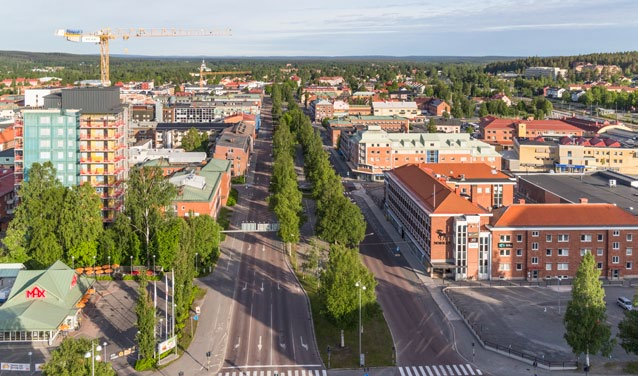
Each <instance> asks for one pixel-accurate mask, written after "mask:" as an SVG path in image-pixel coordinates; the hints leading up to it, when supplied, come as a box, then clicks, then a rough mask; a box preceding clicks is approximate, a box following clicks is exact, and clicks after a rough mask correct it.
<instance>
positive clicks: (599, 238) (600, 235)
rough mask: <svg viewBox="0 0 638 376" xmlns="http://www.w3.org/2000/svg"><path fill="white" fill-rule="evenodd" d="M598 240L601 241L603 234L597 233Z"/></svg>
mask: <svg viewBox="0 0 638 376" xmlns="http://www.w3.org/2000/svg"><path fill="white" fill-rule="evenodd" d="M598 241H599V242H602V241H603V234H598Z"/></svg>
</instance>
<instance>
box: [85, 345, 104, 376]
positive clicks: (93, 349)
mask: <svg viewBox="0 0 638 376" xmlns="http://www.w3.org/2000/svg"><path fill="white" fill-rule="evenodd" d="M96 351H97V352H100V351H102V346H100V345H97V346H95V343H94V342H93V341H91V351H90V352H88V351H87V352H86V354H84V357H85V358H86V359H88V358H91V375H92V376H95V360H96V359H97V360H98V361H99V360H100V359H99V358H100V355H97V356H96V355H95V352H96Z"/></svg>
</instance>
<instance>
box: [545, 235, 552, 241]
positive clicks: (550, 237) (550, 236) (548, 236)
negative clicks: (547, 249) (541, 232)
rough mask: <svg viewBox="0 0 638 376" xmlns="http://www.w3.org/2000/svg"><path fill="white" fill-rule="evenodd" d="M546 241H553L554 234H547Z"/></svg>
mask: <svg viewBox="0 0 638 376" xmlns="http://www.w3.org/2000/svg"><path fill="white" fill-rule="evenodd" d="M545 241H546V242H551V241H552V235H551V234H547V235H545Z"/></svg>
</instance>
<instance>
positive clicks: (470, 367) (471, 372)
mask: <svg viewBox="0 0 638 376" xmlns="http://www.w3.org/2000/svg"><path fill="white" fill-rule="evenodd" d="M465 366H466V367H467V369H468V370H469V371H470V375H475V373H474V370H473V369H472V366H470V365H469V364H466V365H465ZM477 371H478V369H477Z"/></svg>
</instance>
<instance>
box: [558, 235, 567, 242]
mask: <svg viewBox="0 0 638 376" xmlns="http://www.w3.org/2000/svg"><path fill="white" fill-rule="evenodd" d="M558 241H559V242H561V243H565V242H568V241H569V235H568V234H558Z"/></svg>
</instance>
